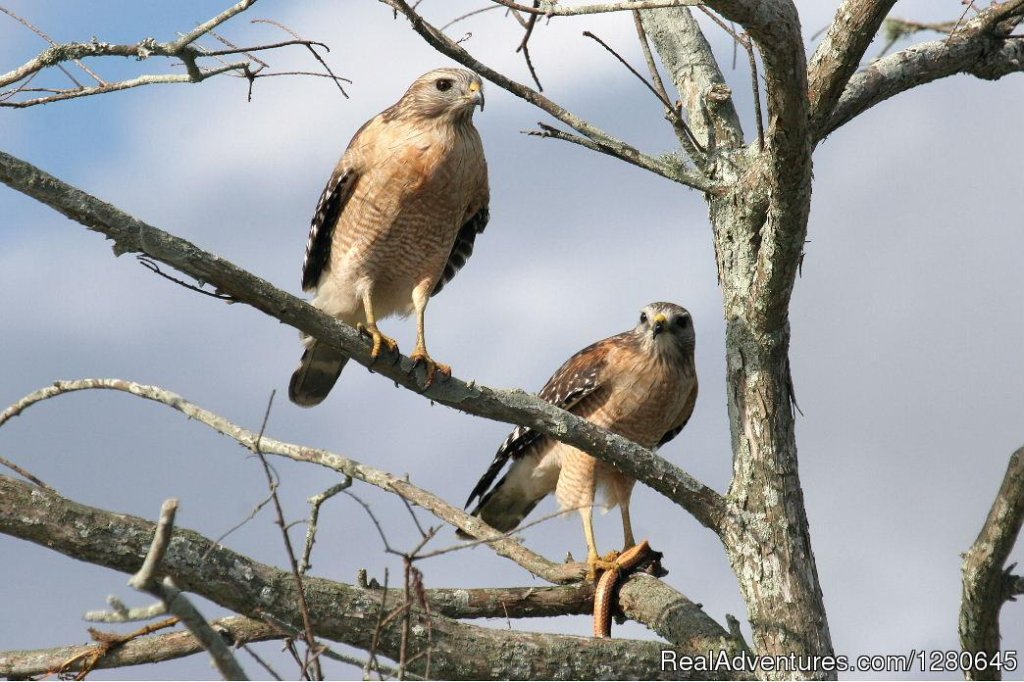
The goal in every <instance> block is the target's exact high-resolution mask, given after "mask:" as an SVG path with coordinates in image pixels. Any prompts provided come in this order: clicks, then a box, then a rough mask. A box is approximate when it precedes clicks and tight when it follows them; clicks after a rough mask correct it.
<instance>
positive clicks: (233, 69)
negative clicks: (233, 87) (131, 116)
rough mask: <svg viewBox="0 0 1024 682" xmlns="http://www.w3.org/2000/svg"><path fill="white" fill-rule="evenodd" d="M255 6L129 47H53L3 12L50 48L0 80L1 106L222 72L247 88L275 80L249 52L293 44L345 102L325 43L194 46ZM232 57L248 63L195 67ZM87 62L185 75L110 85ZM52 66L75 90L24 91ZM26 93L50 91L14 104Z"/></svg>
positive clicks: (246, 1) (246, 0)
mask: <svg viewBox="0 0 1024 682" xmlns="http://www.w3.org/2000/svg"><path fill="white" fill-rule="evenodd" d="M255 1H256V0H242V1H241V2H238V3H236V4H235V5H232V6H231V7H229V8H228V9H226V10H225V11H223V12H221V13H220V14H218V15H217V16H215V17H213V18H212V19H210V20H208V21H206V22H204V23H202V24H200V25H199V26H197V27H196V28H194V29H192V30H191V31H189V32H187V33H185V34H184V35H182V36H181V37H180V38H178V39H177V40H173V41H167V42H160V41H158V40H156V39H155V38H144V39H142V40H140V41H138V42H136V43H132V44H128V43H120V44H119V43H107V42H104V41H101V40H99V39H97V38H95V37H94V38H93V39H92V40H91V41H89V42H70V43H57V42H55V41H53V40H52V39H51V38H50V37H49V36H47V35H46V34H45V33H43V32H42V31H40V30H39V29H37V28H36V27H35V26H33V25H32V24H30V23H28V22H27V21H26V20H24V19H22V18H21V17H19V16H17V15H14V14H13V13H11V12H10V11H8V10H3V11H4V12H6V13H7V14H10V15H11V16H12V17H13V18H15V19H17V20H18V21H20V22H22V23H23V24H24V25H25V26H27V27H28V28H30V29H31V30H33V31H35V32H36V33H37V34H38V35H40V37H42V38H43V39H45V40H47V42H49V43H50V47H49V48H47V49H46V50H44V51H42V52H41V53H39V54H38V55H36V56H35V57H34V58H32V59H30V60H29V61H27V62H25V63H24V64H22V65H21V66H19V67H17V68H15V69H13V70H11V71H9V72H7V73H5V74H2V75H0V88H4V87H7V86H14V87H11V88H10V89H8V90H6V91H3V92H0V107H13V108H25V107H31V106H37V105H40V104H49V103H52V102H60V101H64V100H68V99H75V98H78V97H88V96H91V95H101V94H105V93H109V92H116V91H120V90H128V89H131V88H137V87H141V86H144V85H157V84H167V83H200V82H202V81H204V80H206V79H208V78H212V77H214V76H218V75H221V74H226V73H236V74H238V75H240V76H243V77H245V78H247V79H249V81H250V84H251V82H252V81H253V80H255V79H256V78H262V77H267V76H271V75H279V74H270V73H260V71H261V70H262V69H263V68H265V66H266V63H265V62H263V61H262V60H258V59H256V58H255V57H253V56H252V54H251V53H253V52H258V51H265V50H277V49H281V48H283V47H287V46H291V45H301V46H304V47H306V48H307V49H308V50H309V51H310V52H311V53H312V54H313V56H314V57H315V58H316V59H317V60H318V61H319V62H320V63H321V64H322V65H323V66H324V68H325V69H326V70H327V77H330V78H331V79H332V80H333V81H334V82H335V84H336V85H337V86H338V88H339V89H341V92H342V94H344V95H345V96H346V97H347V96H348V95H347V94H345V91H344V88H342V86H341V83H342V81H346V80H347V79H344V78H339V77H338V76H335V75H334V73H333V72H331V70H330V68H329V67H327V64H326V63H325V62H324V61H323V58H322V57H320V55H319V53H317V51H316V49H315V47H322V48H324V49H327V46H326V45H324V44H323V43H320V42H317V41H312V40H306V39H303V38H301V37H299V36H295V39H294V40H288V41H282V42H277V43H272V44H266V45H256V46H252V47H243V48H236V47H234V46H231V48H230V49H227V50H206V49H204V48H202V47H199V46H197V45H194V43H195V42H196V41H197V40H199V39H200V38H202V37H203V36H205V35H215V34H213V29H215V28H216V27H218V26H220V25H221V24H223V23H224V22H226V21H228V20H229V19H231V18H232V17H234V16H236V15H238V14H240V13H242V12H244V11H246V10H247V9H249V7H250V6H252V5H253V3H255ZM0 9H2V8H0ZM293 35H294V33H293ZM220 40H221V41H222V42H226V41H224V39H223V38H220ZM227 44H228V45H230V43H227ZM232 54H243V55H246V57H247V59H246V60H244V61H236V62H225V61H223V60H219V61H220V66H216V67H212V68H204V67H202V66H201V65H200V63H199V61H200V60H201V59H203V58H210V57H213V58H218V57H220V56H226V55H232ZM86 57H93V58H97V57H131V58H135V59H136V60H139V61H142V60H146V59H150V58H153V57H163V58H168V59H177V60H180V62H181V65H183V66H184V68H185V73H180V74H145V75H141V76H138V77H135V78H130V79H125V80H120V81H113V82H108V81H106V80H104V79H103V78H102V77H100V76H99V75H98V74H96V73H95V72H93V71H92V70H90V69H89V68H87V67H86V66H85V65H84V63H83V62H82V61H81V60H82V59H84V58H86ZM254 61H256V62H259V64H260V66H257V67H255V68H254V67H253V62H254ZM68 62H70V63H74V64H76V65H78V66H79V67H81V68H82V69H83V70H84V71H86V73H88V74H89V75H90V76H92V77H93V79H94V80H95V81H96V85H84V84H82V83H81V82H79V81H78V80H76V79H75V78H74V77H73V76H72V75H71V74H70V72H68V71H67V70H66V69H65V67H64V64H65V63H68ZM54 67H55V68H59V69H60V70H61V71H63V72H64V73H65V74H66V75H67V76H68V77H69V79H70V80H71V81H72V83H73V84H74V87H70V88H44V89H38V88H35V89H30V88H28V87H27V86H28V84H29V83H30V82H31V80H32V79H33V78H35V76H37V75H38V74H40V73H41V72H43V71H45V70H47V69H49V68H54ZM30 92H48V93H49V94H47V95H44V96H41V97H34V98H28V99H13V98H14V97H15V96H16V95H19V94H26V93H30Z"/></svg>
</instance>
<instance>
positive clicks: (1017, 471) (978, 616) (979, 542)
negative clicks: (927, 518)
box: [960, 447, 1024, 680]
mask: <svg viewBox="0 0 1024 682" xmlns="http://www.w3.org/2000/svg"><path fill="white" fill-rule="evenodd" d="M1022 523H1024V447H1021V448H1020V449H1018V450H1017V451H1016V452H1014V453H1013V454H1012V455H1010V463H1009V465H1008V466H1007V467H1006V475H1005V476H1003V483H1002V485H1001V486H999V492H998V493H996V497H995V500H993V501H992V508H991V509H990V510H989V512H988V517H987V518H986V519H985V524H984V525H983V526H982V527H981V532H980V533H978V537H977V539H975V541H974V544H973V545H971V548H970V549H969V550H967V553H966V554H964V562H963V593H962V596H961V600H960V646H961V649H962V650H963V651H965V652H971V653H972V654H976V656H975V659H974V662H975V663H977V664H978V665H976V666H974V667H973V668H971V669H968V670H965V671H964V676H965V678H966V679H968V680H998V679H1001V670H1002V668H1003V666H1002V665H1001V664H1000V662H999V661H998V658H997V657H998V655H999V652H1000V636H999V611H1000V610H1001V609H1002V607H1003V604H1005V603H1006V602H1008V601H1014V600H1015V599H1016V597H1018V596H1019V595H1021V594H1024V584H1022V580H1021V578H1020V577H1018V576H1016V575H1013V573H1012V571H1013V568H1014V566H1015V565H1014V566H1009V567H1007V566H1006V561H1007V559H1008V558H1009V556H1010V551H1011V550H1012V549H1013V546H1014V544H1016V542H1017V536H1018V535H1019V534H1020V528H1021V524H1022Z"/></svg>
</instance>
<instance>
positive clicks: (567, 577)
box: [0, 379, 582, 584]
mask: <svg viewBox="0 0 1024 682" xmlns="http://www.w3.org/2000/svg"><path fill="white" fill-rule="evenodd" d="M94 389H107V390H117V391H124V392H126V393H131V394H132V395H135V396H138V397H140V398H145V399H146V400H152V401H154V402H158V403H161V404H163V405H167V406H169V407H172V408H174V409H176V410H178V411H179V412H181V413H182V414H184V415H186V416H187V417H189V418H190V419H192V420H194V421H197V422H199V423H201V424H205V425H206V426H208V427H210V428H212V429H214V430H215V431H217V432H218V433H221V434H223V435H225V436H228V437H229V438H233V439H234V440H236V441H237V442H238V443H239V444H240V445H242V446H243V447H245V448H247V449H248V450H250V451H252V452H254V453H255V452H262V453H264V454H270V455H276V456H280V457H287V458H289V459H293V460H295V461H300V462H311V463H313V464H318V465H320V466H323V467H327V468H329V469H332V470H333V471H337V472H339V473H341V474H344V475H346V476H351V477H352V478H355V479H358V480H360V481H363V482H364V483H369V484H370V485H373V486H376V487H378V488H380V489H382V490H384V491H386V492H390V493H394V494H397V495H399V496H401V497H403V498H405V499H407V500H409V501H411V502H412V503H414V504H416V505H418V506H420V507H422V508H424V509H426V510H427V511H429V512H431V513H432V514H434V515H435V516H437V517H438V518H440V519H441V520H443V521H447V522H448V523H451V524H452V525H454V526H455V527H456V528H460V529H462V530H463V531H465V532H467V533H471V534H472V535H474V536H477V537H480V538H481V539H482V540H486V541H487V545H488V546H489V547H491V549H493V550H494V551H495V552H497V553H498V554H499V555H501V556H504V557H506V558H508V559H511V560H512V561H515V562H516V563H517V564H519V565H520V566H522V567H523V568H525V569H526V570H527V571H529V572H531V573H533V574H534V575H537V576H540V577H541V578H544V579H545V580H547V581H549V582H552V583H556V584H560V583H567V582H571V581H574V580H577V579H578V578H579V575H580V573H581V571H582V568H581V567H580V566H579V565H575V564H574V565H566V564H556V563H554V562H551V561H548V560H547V559H545V558H544V557H542V556H540V555H539V554H535V553H534V552H532V551H530V550H528V549H526V548H525V547H523V546H522V545H521V544H520V543H519V542H517V541H515V540H513V539H511V538H510V537H508V534H506V533H501V532H499V531H497V530H494V529H493V528H490V527H489V526H487V525H486V524H485V523H483V522H482V521H480V520H479V519H477V518H476V517H473V516H470V515H469V514H467V513H466V512H464V511H463V510H461V509H458V508H456V507H453V506H452V505H450V504H448V503H447V502H445V501H444V500H442V499H440V498H438V497H437V496H435V495H433V494H432V493H430V492H428V491H426V490H423V489H422V488H419V487H417V486H415V485H413V484H412V483H410V482H409V481H407V480H404V479H400V478H398V477H396V476H393V475H392V474H389V473H387V472H386V471H381V470H379V469H375V468H373V467H370V466H367V465H365V464H362V463H360V462H357V461H355V460H353V459H350V458H348V457H345V456H343V455H339V454H335V453H333V452H328V451H326V450H320V449H316V448H310V447H306V446H302V445H295V444H292V443H285V442H282V441H278V440H276V439H273V438H268V437H266V436H263V437H261V436H260V435H259V434H257V433H255V432H253V431H250V430H248V429H244V428H242V427H240V426H237V425H235V424H233V423H231V422H230V421H228V420H227V419H224V418H223V417H221V416H220V415H218V414H215V413H213V412H211V411H209V410H205V409H203V408H201V407H199V406H197V405H195V404H193V403H191V402H189V401H187V400H185V399H184V398H183V397H181V396H180V395H177V394H176V393H172V392H171V391H168V390H166V389H163V388H160V387H158V386H146V385H143V384H137V383H135V382H131V381H125V380H123V379H79V380H77V381H58V382H55V383H54V384H53V385H52V386H48V387H46V388H44V389H40V390H39V391H35V392H34V393H32V394H30V395H28V396H25V397H24V398H22V399H21V400H19V401H18V402H17V403H15V404H14V405H12V406H10V407H8V408H7V409H6V410H4V412H3V413H0V427H2V426H3V425H4V424H5V423H6V422H7V421H9V420H10V419H12V418H14V417H16V416H18V415H19V414H21V413H22V412H23V411H24V410H25V409H27V408H28V407H30V406H32V405H34V404H36V403H38V402H40V401H43V400H48V399H50V398H54V397H56V396H59V395H64V394H67V393H71V392H74V391H82V390H94Z"/></svg>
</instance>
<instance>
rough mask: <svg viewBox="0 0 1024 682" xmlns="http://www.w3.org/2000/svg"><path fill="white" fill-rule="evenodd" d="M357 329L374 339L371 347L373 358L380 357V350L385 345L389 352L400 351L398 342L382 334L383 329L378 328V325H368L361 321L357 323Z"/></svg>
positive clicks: (371, 356)
mask: <svg viewBox="0 0 1024 682" xmlns="http://www.w3.org/2000/svg"><path fill="white" fill-rule="evenodd" d="M356 330H358V331H359V333H360V334H363V335H365V336H369V337H370V339H372V341H373V347H372V348H371V349H370V358H371V359H373V360H376V359H377V358H378V357H380V352H381V350H382V349H383V348H384V347H385V346H386V347H387V349H388V352H390V353H397V352H398V342H397V341H395V340H394V339H392V338H391V337H390V336H384V334H382V333H381V331H380V330H379V329H377V325H369V326H368V325H364V324H363V323H362V322H360V323H359V324H357V325H356Z"/></svg>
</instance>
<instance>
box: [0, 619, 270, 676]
mask: <svg viewBox="0 0 1024 682" xmlns="http://www.w3.org/2000/svg"><path fill="white" fill-rule="evenodd" d="M211 625H212V626H213V627H214V629H215V630H217V632H219V633H221V636H222V637H225V638H227V639H229V640H230V641H232V642H234V643H235V644H237V645H243V644H247V643H250V642H253V643H254V642H264V641H267V640H271V639H280V638H281V637H282V635H279V634H277V633H276V632H274V630H273V628H271V627H270V626H268V625H266V624H265V623H261V622H259V621H256V620H253V619H251V618H245V617H243V616H231V617H228V618H221V619H220V620H215V621H213V623H211ZM99 647H100V645H98V644H81V645H71V646H58V647H51V648H47V649H29V650H24V651H3V652H0V677H4V678H8V679H12V680H16V679H28V678H30V677H38V676H44V675H53V674H54V672H55V671H56V670H58V669H60V668H61V666H62V665H63V664H64V663H66V662H67V661H75V663H72V664H71V665H69V666H68V667H67V668H65V669H64V670H65V672H66V673H79V672H82V671H83V668H82V664H81V662H83V661H86V660H88V659H89V658H91V657H93V655H94V654H95V652H96V650H97V649H98V648H99ZM202 651H203V647H202V645H200V644H199V641H198V640H196V638H195V636H193V635H192V633H191V632H188V631H187V630H182V631H178V632H169V633H165V634H159V635H150V636H147V637H136V638H134V639H132V640H130V641H127V642H125V643H124V644H121V645H120V646H118V647H116V648H114V649H111V650H110V651H109V652H108V653H107V654H106V655H104V656H103V657H101V658H99V659H98V660H97V661H96V664H95V665H94V666H93V667H94V668H96V669H102V668H108V669H109V668H124V667H128V666H133V665H142V664H145V663H160V662H163V661H170V660H174V659H178V658H184V657H186V656H192V655H194V654H198V653H200V652H202Z"/></svg>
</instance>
